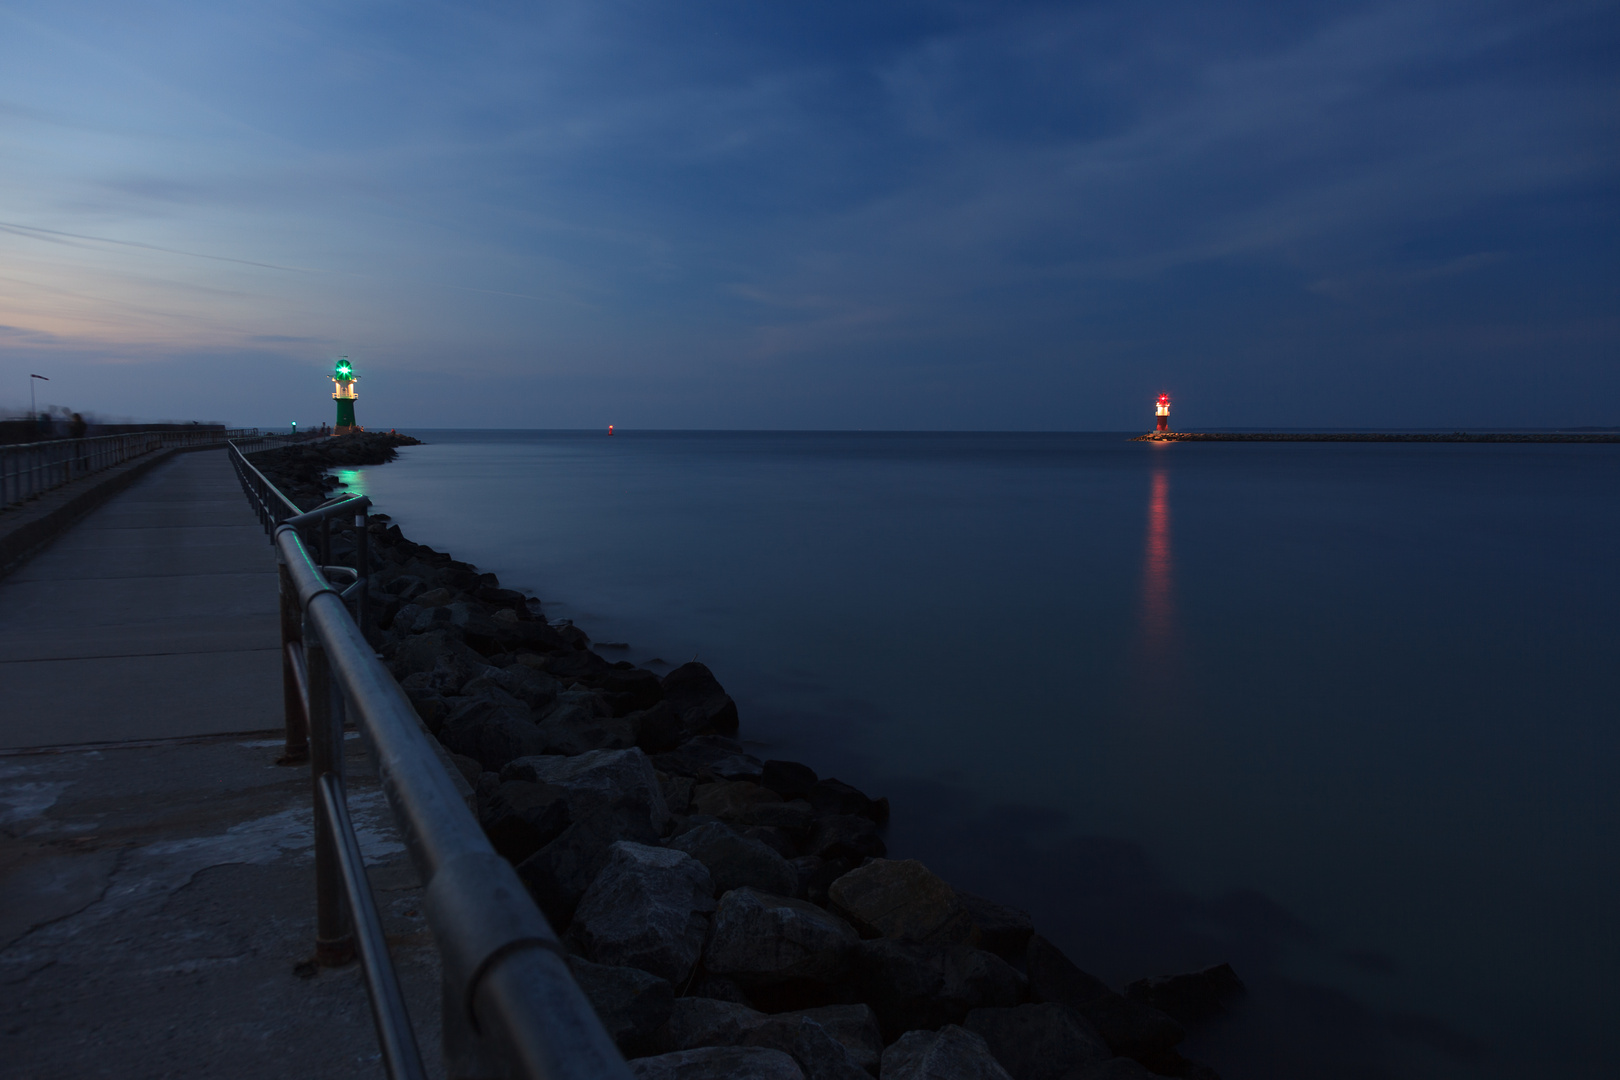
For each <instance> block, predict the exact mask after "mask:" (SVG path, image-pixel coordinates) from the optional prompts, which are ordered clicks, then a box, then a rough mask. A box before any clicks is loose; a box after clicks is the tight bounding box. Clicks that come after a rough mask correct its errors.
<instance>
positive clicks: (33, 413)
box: [28, 375, 51, 424]
mask: <svg viewBox="0 0 1620 1080" xmlns="http://www.w3.org/2000/svg"><path fill="white" fill-rule="evenodd" d="M35 379H39V380H40V381H42V382H50V381H51V380H49V379H47V378H45V376H43V375H30V376H28V419H30V420H32V421H33V422H34V423H36V424H37V423H39V402H38V401H35V400H34V380H35Z"/></svg>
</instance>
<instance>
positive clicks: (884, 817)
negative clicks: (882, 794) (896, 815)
mask: <svg viewBox="0 0 1620 1080" xmlns="http://www.w3.org/2000/svg"><path fill="white" fill-rule="evenodd" d="M809 798H810V805H811V806H813V807H815V809H816V813H818V814H859V815H860V816H861V817H864V818H870V819H872V821H874V822H876V823H877V824H879V825H881V824H883V823H884V822H885V821H888V820H889V800H888V799H871V798H868V797H867V796H866V794H865V793H863V792H862V791H861V790H860V789H859V788H856V787H852V786H851V785H849V784H846V783H844V782H843V781H842V780H835V779H833V778H831V777H828V778H827V779H825V780H818V781H817V782H816V784H815V786H814V787H812V788H811V789H810V796H809Z"/></svg>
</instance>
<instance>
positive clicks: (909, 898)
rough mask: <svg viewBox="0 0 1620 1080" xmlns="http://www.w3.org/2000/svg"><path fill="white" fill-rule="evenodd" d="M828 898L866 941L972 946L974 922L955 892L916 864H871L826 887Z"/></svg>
mask: <svg viewBox="0 0 1620 1080" xmlns="http://www.w3.org/2000/svg"><path fill="white" fill-rule="evenodd" d="M827 899H828V901H829V902H830V903H831V905H832V909H833V910H834V911H835V912H837V913H838V914H839V915H842V916H843V917H844V918H845V919H847V920H848V921H849V923H850V925H851V926H853V927H855V929H856V930H858V931H860V932H861V934H862V936H864V937H886V938H893V939H894V940H896V941H910V942H914V943H916V944H919V945H966V944H972V943H974V939H975V930H974V926H973V921H972V919H970V918H969V917H968V911H967V908H966V907H965V906H964V905H963V904H962V901H961V900H959V899H957V896H956V890H954V889H952V888H951V887H950V886H949V885H947V884H945V882H943V881H941V880H940V879H939V878H938V877H937V876H935V875H934V874H933V873H932V872H931V871H930V870H929V869H928V868H927V867H926V866H924V865H923V864H922V863H920V862H918V861H917V860H916V859H900V860H894V859H873V860H872V861H871V862H869V863H867V864H866V865H865V866H862V867H859V868H858V869H855V870H851V871H850V872H849V873H847V874H845V875H844V876H843V877H841V878H839V879H838V880H837V881H835V882H833V883H832V885H830V886H828V888H827Z"/></svg>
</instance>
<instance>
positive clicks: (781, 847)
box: [474, 762, 799, 896]
mask: <svg viewBox="0 0 1620 1080" xmlns="http://www.w3.org/2000/svg"><path fill="white" fill-rule="evenodd" d="M474 764H475V765H476V764H477V762H474ZM743 835H744V836H746V837H748V838H749V839H750V840H758V841H759V842H760V843H762V844H764V845H765V846H766V847H768V848H770V849H771V850H772V851H774V852H776V853H777V854H778V855H780V856H782V858H783V859H786V860H789V861H791V860H793V859H796V858H798V857H799V845H798V843H797V842H796V841H795V840H794V839H793V835H792V834H791V833H789V832H788V831H787V830H786V829H779V828H777V827H775V826H774V825H755V826H753V827H752V828H748V829H744V830H743ZM771 891H772V892H781V891H782V890H780V889H772V890H771ZM785 895H788V896H797V895H798V871H796V870H795V871H794V886H793V888H792V889H789V890H788V891H787V893H786V894H785Z"/></svg>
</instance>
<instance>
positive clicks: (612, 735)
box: [538, 719, 636, 757]
mask: <svg viewBox="0 0 1620 1080" xmlns="http://www.w3.org/2000/svg"><path fill="white" fill-rule="evenodd" d="M538 730H539V732H540V740H541V753H545V754H562V755H564V756H566V757H575V756H577V755H579V754H585V753H589V752H590V751H592V750H628V749H629V748H630V747H632V746H634V745H636V733H635V730H634V729H633V728H632V727H631V726H630V723H629V721H627V720H612V719H606V720H596V719H592V720H584V721H575V722H565V721H558V720H547V721H545V722H543V723H541V724H540V725H539V727H538Z"/></svg>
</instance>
